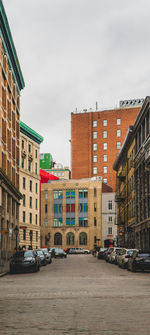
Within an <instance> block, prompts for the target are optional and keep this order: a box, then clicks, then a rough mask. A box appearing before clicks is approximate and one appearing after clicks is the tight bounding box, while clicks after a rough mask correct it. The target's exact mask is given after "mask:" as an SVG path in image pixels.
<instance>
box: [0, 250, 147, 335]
mask: <svg viewBox="0 0 150 335" xmlns="http://www.w3.org/2000/svg"><path fill="white" fill-rule="evenodd" d="M0 300H1V301H0V334H2V335H5V334H11V335H18V334H20V335H21V334H29V335H39V334H44V335H62V334H69V335H78V334H79V335H88V334H90V335H97V334H98V335H105V334H106V335H115V334H116V335H127V334H130V335H135V334H136V335H141V334H142V335H149V333H150V330H149V329H150V317H149V310H150V273H142V272H139V273H131V272H128V271H127V270H122V269H120V268H118V267H117V266H114V265H111V264H108V263H105V261H103V260H102V261H101V260H97V259H96V258H94V257H93V256H92V255H69V256H68V258H67V259H55V260H54V261H53V263H52V264H51V265H47V266H46V267H42V268H41V271H40V272H39V273H31V274H19V275H7V276H5V277H2V278H0Z"/></svg>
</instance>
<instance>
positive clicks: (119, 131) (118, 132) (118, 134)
mask: <svg viewBox="0 0 150 335" xmlns="http://www.w3.org/2000/svg"><path fill="white" fill-rule="evenodd" d="M120 136H121V130H120V129H117V137H120Z"/></svg>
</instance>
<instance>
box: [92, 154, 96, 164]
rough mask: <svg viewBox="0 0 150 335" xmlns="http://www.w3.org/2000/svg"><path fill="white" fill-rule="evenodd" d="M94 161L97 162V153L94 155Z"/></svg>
mask: <svg viewBox="0 0 150 335" xmlns="http://www.w3.org/2000/svg"><path fill="white" fill-rule="evenodd" d="M93 163H97V155H95V156H93Z"/></svg>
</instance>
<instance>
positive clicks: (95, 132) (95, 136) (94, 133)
mask: <svg viewBox="0 0 150 335" xmlns="http://www.w3.org/2000/svg"><path fill="white" fill-rule="evenodd" d="M96 138H97V131H93V140H95V139H96Z"/></svg>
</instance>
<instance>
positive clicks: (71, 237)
mask: <svg viewBox="0 0 150 335" xmlns="http://www.w3.org/2000/svg"><path fill="white" fill-rule="evenodd" d="M66 244H67V245H74V234H73V233H68V234H67V236H66Z"/></svg>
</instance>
